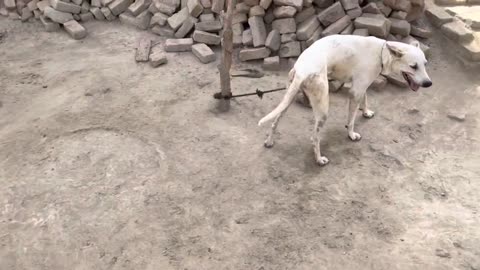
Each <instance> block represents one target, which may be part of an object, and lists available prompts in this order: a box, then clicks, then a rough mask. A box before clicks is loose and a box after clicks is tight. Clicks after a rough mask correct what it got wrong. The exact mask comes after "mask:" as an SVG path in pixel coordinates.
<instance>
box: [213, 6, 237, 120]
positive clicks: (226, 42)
mask: <svg viewBox="0 0 480 270" xmlns="http://www.w3.org/2000/svg"><path fill="white" fill-rule="evenodd" d="M236 2H237V1H236V0H227V3H226V4H227V5H226V9H227V13H226V16H225V17H224V19H223V40H222V59H221V62H220V64H219V65H218V71H219V73H220V89H221V92H222V97H225V96H231V95H232V89H231V85H230V67H231V66H232V53H233V31H232V16H233V10H234V9H235V5H236ZM218 108H219V110H220V111H222V112H226V111H228V110H230V100H229V99H220V101H219V103H218Z"/></svg>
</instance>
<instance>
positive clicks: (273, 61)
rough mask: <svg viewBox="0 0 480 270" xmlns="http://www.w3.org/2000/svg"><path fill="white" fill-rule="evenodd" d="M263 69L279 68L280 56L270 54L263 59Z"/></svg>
mask: <svg viewBox="0 0 480 270" xmlns="http://www.w3.org/2000/svg"><path fill="white" fill-rule="evenodd" d="M263 69H265V70H279V69H280V57H279V56H272V57H267V58H265V59H263Z"/></svg>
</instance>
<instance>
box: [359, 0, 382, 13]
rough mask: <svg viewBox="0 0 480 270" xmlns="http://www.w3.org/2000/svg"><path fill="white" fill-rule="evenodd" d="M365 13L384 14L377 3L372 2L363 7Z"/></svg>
mask: <svg viewBox="0 0 480 270" xmlns="http://www.w3.org/2000/svg"><path fill="white" fill-rule="evenodd" d="M362 11H363V12H365V13H373V14H382V11H381V10H380V9H379V8H378V6H377V3H375V2H371V3H368V4H367V5H366V6H364V7H363V8H362Z"/></svg>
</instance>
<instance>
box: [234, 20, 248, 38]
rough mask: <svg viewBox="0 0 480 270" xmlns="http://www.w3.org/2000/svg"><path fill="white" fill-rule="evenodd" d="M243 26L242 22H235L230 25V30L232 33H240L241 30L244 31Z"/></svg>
mask: <svg viewBox="0 0 480 270" xmlns="http://www.w3.org/2000/svg"><path fill="white" fill-rule="evenodd" d="M244 30H245V29H244V27H243V24H242V23H237V24H234V25H232V32H233V35H237V36H238V35H242V33H243V31H244Z"/></svg>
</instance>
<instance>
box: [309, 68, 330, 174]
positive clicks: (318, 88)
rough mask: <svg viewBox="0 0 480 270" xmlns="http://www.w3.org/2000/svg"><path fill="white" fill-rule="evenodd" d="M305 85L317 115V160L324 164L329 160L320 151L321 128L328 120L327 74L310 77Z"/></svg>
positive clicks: (315, 137) (315, 142) (315, 129)
mask: <svg viewBox="0 0 480 270" xmlns="http://www.w3.org/2000/svg"><path fill="white" fill-rule="evenodd" d="M304 87H305V93H306V94H307V96H308V98H309V100H310V104H311V105H312V109H313V114H314V116H315V126H314V129H313V138H312V140H313V151H314V153H315V160H316V161H317V163H318V164H319V165H321V166H323V165H326V164H327V163H328V161H329V160H328V158H327V157H325V156H322V153H321V151H320V128H322V127H323V125H324V124H325V122H326V121H327V116H328V108H329V100H328V99H329V98H328V79H327V76H322V75H315V76H312V77H309V78H308V79H307V81H305V83H304Z"/></svg>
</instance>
